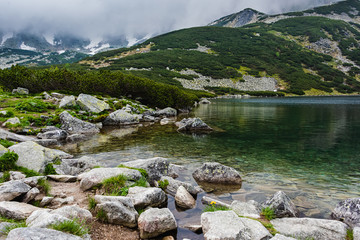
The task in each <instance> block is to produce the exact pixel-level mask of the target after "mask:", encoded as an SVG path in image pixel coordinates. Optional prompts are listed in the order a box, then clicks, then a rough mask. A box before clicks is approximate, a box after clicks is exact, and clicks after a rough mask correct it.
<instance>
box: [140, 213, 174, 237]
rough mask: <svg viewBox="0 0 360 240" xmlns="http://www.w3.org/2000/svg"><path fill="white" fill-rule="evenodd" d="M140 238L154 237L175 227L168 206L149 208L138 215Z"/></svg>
mask: <svg viewBox="0 0 360 240" xmlns="http://www.w3.org/2000/svg"><path fill="white" fill-rule="evenodd" d="M138 226H139V230H140V238H142V239H146V238H154V237H157V236H159V235H161V234H163V233H166V232H168V231H171V230H174V229H176V228H177V224H176V220H175V217H174V215H173V214H172V213H171V212H170V210H169V209H168V208H162V209H159V208H150V209H148V210H146V211H145V212H143V213H142V214H141V215H140V216H139V220H138Z"/></svg>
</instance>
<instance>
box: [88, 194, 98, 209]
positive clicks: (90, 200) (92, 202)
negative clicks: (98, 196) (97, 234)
mask: <svg viewBox="0 0 360 240" xmlns="http://www.w3.org/2000/svg"><path fill="white" fill-rule="evenodd" d="M95 207H96V201H95V198H93V197H89V198H88V208H89V210H90V211H93V210H95Z"/></svg>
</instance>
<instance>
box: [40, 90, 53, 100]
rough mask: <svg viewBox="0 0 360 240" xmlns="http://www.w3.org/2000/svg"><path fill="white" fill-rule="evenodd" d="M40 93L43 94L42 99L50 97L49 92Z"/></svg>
mask: <svg viewBox="0 0 360 240" xmlns="http://www.w3.org/2000/svg"><path fill="white" fill-rule="evenodd" d="M41 95H42V96H43V99H45V100H50V99H51V96H50V94H48V93H47V92H43V93H42V94H41Z"/></svg>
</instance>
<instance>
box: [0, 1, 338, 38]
mask: <svg viewBox="0 0 360 240" xmlns="http://www.w3.org/2000/svg"><path fill="white" fill-rule="evenodd" d="M332 1H336V0H332ZM325 2H330V0H315V1H314V0H0V12H1V13H0V29H2V30H3V31H6V32H8V31H10V32H11V31H15V32H17V31H23V30H25V29H26V30H29V31H32V32H41V33H59V32H61V33H72V34H74V35H80V36H86V37H90V38H101V37H102V36H118V35H122V34H126V35H127V36H131V35H133V36H136V35H137V34H140V35H146V34H154V33H163V32H168V31H171V30H176V29H180V28H187V27H193V26H201V25H206V24H208V23H210V22H212V21H213V20H216V19H218V18H220V17H223V16H225V15H228V14H230V13H234V12H238V11H241V10H242V9H244V8H248V7H250V8H254V9H256V10H259V11H261V12H265V13H279V12H283V11H290V10H294V9H304V8H307V7H309V6H311V5H314V4H316V3H318V4H319V3H325Z"/></svg>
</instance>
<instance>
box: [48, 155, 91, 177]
mask: <svg viewBox="0 0 360 240" xmlns="http://www.w3.org/2000/svg"><path fill="white" fill-rule="evenodd" d="M96 165H97V162H96V160H95V159H94V158H91V157H88V156H83V157H81V158H79V159H63V160H62V161H61V163H60V164H59V165H54V168H55V171H56V173H57V174H61V175H72V176H77V175H79V174H81V173H83V172H85V171H88V170H91V169H93V168H94V167H95V166H96Z"/></svg>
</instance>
